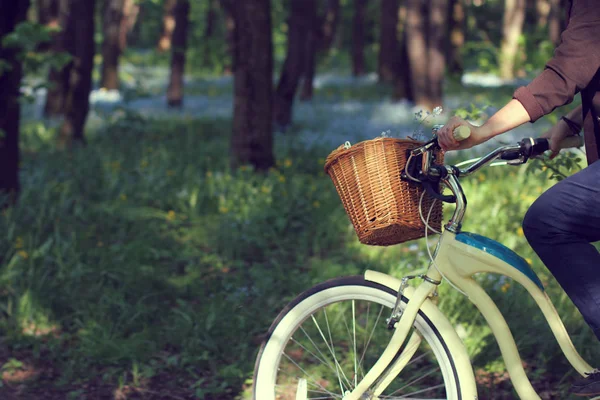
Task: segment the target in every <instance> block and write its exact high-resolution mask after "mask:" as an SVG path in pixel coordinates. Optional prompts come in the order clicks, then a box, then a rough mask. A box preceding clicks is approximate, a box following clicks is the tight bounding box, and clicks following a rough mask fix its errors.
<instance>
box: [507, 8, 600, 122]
mask: <svg viewBox="0 0 600 400" xmlns="http://www.w3.org/2000/svg"><path fill="white" fill-rule="evenodd" d="M595 3H596V1H595V0H573V5H572V8H571V18H570V19H569V24H568V26H567V29H565V30H564V32H563V33H562V36H561V38H562V41H561V44H560V45H559V46H558V47H557V48H556V50H555V51H554V57H552V59H551V60H550V61H548V63H547V64H546V67H545V69H544V71H543V72H542V73H541V74H540V75H538V76H537V77H536V78H535V79H534V80H533V81H532V82H531V83H530V84H529V85H527V86H523V87H520V88H518V89H517V90H516V91H515V93H514V95H513V98H515V99H517V100H518V101H519V102H521V104H522V105H523V107H524V108H525V110H527V113H528V114H529V118H530V120H531V122H535V121H536V120H538V119H539V118H540V117H542V116H544V115H546V114H549V113H550V112H552V111H553V110H554V109H555V108H557V107H560V106H563V105H565V104H569V103H570V102H572V101H573V98H574V97H575V95H576V94H577V93H579V92H580V91H581V90H583V89H584V88H585V87H587V86H588V85H589V84H590V82H591V80H592V78H593V77H594V75H595V74H596V72H597V71H598V68H600V39H599V38H600V4H595Z"/></svg>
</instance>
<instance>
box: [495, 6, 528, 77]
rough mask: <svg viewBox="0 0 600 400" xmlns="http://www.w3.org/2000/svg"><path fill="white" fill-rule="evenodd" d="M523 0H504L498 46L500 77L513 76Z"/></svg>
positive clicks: (522, 21)
mask: <svg viewBox="0 0 600 400" xmlns="http://www.w3.org/2000/svg"><path fill="white" fill-rule="evenodd" d="M525 6H526V3H525V0H505V2H504V17H503V20H502V45H501V47H500V77H501V78H503V79H512V78H514V68H515V58H516V56H517V52H518V51H519V37H520V36H521V33H522V32H523V23H524V22H525V12H526V7H525Z"/></svg>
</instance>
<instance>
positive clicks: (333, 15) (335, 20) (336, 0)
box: [319, 0, 340, 51]
mask: <svg viewBox="0 0 600 400" xmlns="http://www.w3.org/2000/svg"><path fill="white" fill-rule="evenodd" d="M339 20H340V0H328V1H327V7H326V9H325V15H324V17H323V22H322V24H321V32H320V35H319V38H320V43H321V45H320V49H319V50H321V51H326V50H329V49H330V48H331V46H332V45H333V39H334V38H335V35H336V32H337V27H338V24H339Z"/></svg>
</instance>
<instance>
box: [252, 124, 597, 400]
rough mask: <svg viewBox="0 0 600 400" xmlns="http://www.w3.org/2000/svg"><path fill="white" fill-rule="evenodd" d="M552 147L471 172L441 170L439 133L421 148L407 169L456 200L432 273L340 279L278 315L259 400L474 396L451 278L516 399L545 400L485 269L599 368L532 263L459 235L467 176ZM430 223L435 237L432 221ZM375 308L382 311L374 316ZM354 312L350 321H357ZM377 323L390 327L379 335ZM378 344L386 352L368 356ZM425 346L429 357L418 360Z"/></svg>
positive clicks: (577, 364)
mask: <svg viewBox="0 0 600 400" xmlns="http://www.w3.org/2000/svg"><path fill="white" fill-rule="evenodd" d="M568 139H569V140H570V141H571V142H570V143H569V144H568V147H579V146H581V145H582V143H581V140H580V138H568ZM548 147H549V146H548V141H547V139H533V138H527V139H523V140H522V141H521V142H519V143H518V144H515V145H508V146H503V147H500V148H497V149H495V150H493V151H492V152H490V153H489V154H487V155H485V156H484V157H482V158H480V159H479V160H478V161H476V162H474V163H472V164H471V165H469V166H468V167H466V168H459V167H457V166H452V165H436V164H435V163H434V157H433V152H434V150H436V149H439V146H438V144H437V138H436V137H435V129H434V139H433V140H431V141H429V142H428V143H425V144H423V145H421V146H420V147H417V148H415V149H413V150H412V151H411V158H409V161H408V163H407V164H410V165H407V167H406V171H409V170H411V168H416V169H412V170H413V171H415V170H416V171H418V175H412V176H419V177H421V179H424V180H428V181H430V182H437V183H439V182H441V183H443V184H444V185H445V186H446V187H448V188H449V189H450V191H451V192H452V195H443V194H441V193H440V192H439V191H437V192H436V193H434V196H435V197H436V198H437V199H438V200H440V201H444V202H455V203H456V207H455V210H454V213H453V215H452V218H451V219H450V221H449V222H448V223H447V224H446V225H445V229H444V230H443V232H441V233H440V239H439V242H438V244H437V246H436V248H435V250H434V252H433V255H432V254H431V252H430V250H429V246H427V249H428V252H429V256H430V263H429V266H428V268H427V272H426V273H425V274H422V275H418V276H405V277H403V278H402V279H397V278H395V277H392V276H389V275H387V274H384V273H381V272H375V271H370V270H367V271H366V272H365V273H364V275H360V276H349V277H342V278H336V279H332V280H329V281H327V282H324V283H321V284H319V285H317V286H315V287H313V288H311V289H308V290H307V291H305V292H304V293H302V294H300V295H299V296H298V297H296V298H295V299H294V300H293V301H292V302H291V303H289V304H288V305H287V306H286V307H285V308H284V309H283V310H282V311H281V313H280V314H279V315H278V316H277V318H276V319H275V321H274V322H273V324H272V325H271V327H270V329H269V331H268V334H267V337H266V339H265V341H264V343H263V345H262V347H261V349H260V351H259V353H258V356H257V359H256V365H255V371H254V398H255V399H256V400H275V399H294V400H307V399H343V400H359V399H362V400H367V399H368V400H374V399H408V398H410V399H417V398H423V399H442V398H444V399H450V400H459V399H460V400H463V399H469V400H471V399H475V400H476V399H477V398H478V397H477V385H476V381H475V376H474V372H473V367H472V365H471V362H470V359H469V356H468V354H467V351H466V348H465V346H464V344H463V342H462V341H461V339H460V337H459V334H458V333H457V331H456V330H455V328H454V327H453V326H452V324H451V323H450V321H449V320H448V318H447V317H446V316H444V314H443V313H442V312H441V311H440V310H439V308H438V307H437V306H436V303H437V298H438V293H437V290H436V288H437V287H438V285H440V284H441V282H442V280H443V279H446V280H447V281H448V282H449V283H450V284H451V285H452V286H453V287H454V288H455V289H457V290H459V291H461V292H463V293H464V294H466V295H467V296H468V298H469V299H470V300H471V302H472V303H473V304H474V305H475V306H476V307H477V308H478V310H479V312H480V313H481V314H482V315H483V316H484V318H485V320H486V322H487V323H488V325H489V326H490V328H491V330H492V333H493V335H494V337H495V339H496V341H497V342H498V345H499V347H500V350H501V354H502V357H503V359H504V362H505V365H506V369H507V370H508V373H509V376H510V379H511V381H512V384H513V385H514V388H515V390H516V392H517V394H518V396H519V397H520V398H521V399H528V400H529V399H540V396H539V395H538V394H537V393H536V391H535V390H534V388H533V386H532V384H531V382H530V381H529V379H528V377H527V375H526V372H525V370H524V368H523V365H522V362H521V359H520V356H519V352H518V349H517V346H516V343H515V340H514V338H513V336H512V334H511V332H510V329H509V327H508V325H507V323H506V321H505V319H504V318H503V316H502V313H501V312H500V310H499V309H498V307H497V306H496V304H495V303H494V301H493V300H492V299H491V298H490V297H489V295H488V294H487V293H486V292H485V290H484V289H483V288H482V287H481V286H480V285H479V284H478V283H477V281H476V280H474V279H473V275H474V274H477V273H494V274H501V275H504V276H507V277H509V278H512V279H513V280H514V281H515V282H518V283H520V284H521V285H522V286H524V287H525V289H526V290H527V292H528V293H529V294H530V295H531V296H532V297H533V298H534V300H535V302H536V303H537V305H538V306H539V308H540V309H541V311H542V313H543V315H544V317H545V318H546V320H547V321H548V324H549V325H550V328H551V330H552V332H553V334H554V336H555V338H556V340H557V341H558V344H559V346H560V348H561V350H562V351H563V353H564V354H565V356H566V358H567V360H568V361H569V362H570V364H571V365H572V366H573V367H574V368H575V369H576V370H577V372H579V373H580V374H582V375H583V374H584V373H586V372H590V371H592V370H593V368H592V367H591V366H590V365H589V364H588V363H587V362H586V361H585V360H583V358H582V357H581V356H580V355H579V353H578V352H577V350H576V349H575V347H574V346H573V343H572V341H571V339H570V337H569V335H568V333H567V331H566V329H565V327H564V324H563V323H562V320H561V319H560V316H559V315H558V313H557V311H556V309H555V308H554V306H553V304H552V302H551V300H550V298H549V297H548V296H547V294H546V293H545V291H544V286H543V284H542V283H541V281H540V279H539V278H538V277H537V276H536V274H535V273H534V271H533V270H532V269H531V267H530V266H529V264H528V263H527V262H526V261H525V260H524V259H523V258H521V257H520V256H519V255H518V254H516V253H515V252H513V251H512V250H510V249H509V248H507V247H505V246H504V245H502V244H500V243H499V242H496V241H494V240H492V239H489V238H486V237H483V236H480V235H477V234H474V233H468V232H462V231H461V224H462V221H463V218H464V215H465V211H466V204H467V202H466V195H465V193H464V192H463V189H462V187H461V185H460V182H459V178H462V177H466V176H469V175H471V174H473V173H475V172H476V171H478V170H480V169H481V168H483V167H484V166H486V165H488V164H490V163H491V162H492V161H494V160H498V159H500V160H503V161H505V162H506V163H507V164H511V165H520V164H524V163H526V162H527V161H528V160H529V159H530V158H532V157H536V156H538V155H540V154H542V153H543V152H544V151H546V150H547V149H548ZM565 147H566V146H565ZM409 176H410V175H409ZM412 176H411V177H412ZM432 208H433V206H432ZM430 212H431V209H430ZM422 218H423V217H422ZM428 220H429V217H428ZM424 222H425V226H426V228H425V229H426V231H425V233H426V234H427V227H429V225H428V221H424ZM412 279H421V280H422V282H421V283H420V284H419V285H418V286H416V287H413V286H409V285H408V281H409V280H412ZM371 307H373V308H374V309H375V311H374V313H373V315H372V316H371ZM377 309H379V311H377ZM385 309H387V312H388V313H389V317H388V318H387V320H386V323H385V324H384V323H383V321H382V322H381V324H380V319H381V317H382V315H388V314H387V313H386V314H383V313H384V310H385ZM348 314H350V315H351V316H352V321H351V322H349V321H348V319H347V315H348ZM359 314H360V315H359ZM305 323H306V324H305ZM379 325H385V326H387V328H388V329H383V328H380V329H376V327H378V326H379ZM392 332H393V333H392ZM357 333H358V334H359V335H363V336H364V337H363V338H362V340H360V341H359V340H357ZM309 334H314V336H315V337H316V338H317V339H318V340H316V341H315V340H313V338H312V337H311V336H310V335H309ZM390 334H391V337H390ZM334 338H335V339H336V341H337V343H334ZM317 342H318V344H317ZM385 343H387V345H385ZM371 344H373V345H377V344H379V346H381V347H384V346H385V349H384V350H383V351H381V352H380V351H367V349H368V348H369V346H370V345H371ZM421 347H422V348H423V349H422V351H423V354H419V355H418V356H417V351H419V349H420V348H421ZM317 363H321V365H317ZM432 363H433V364H434V366H433V367H431V366H430V364H432ZM300 364H303V365H304V366H301V365H300ZM434 373H438V374H437V376H434ZM298 375H303V376H301V377H298ZM407 391H409V393H405V392H407ZM309 395H310V396H309ZM417 395H418V396H419V397H415V396H417ZM422 396H426V397H422ZM598 398H600V397H598Z"/></svg>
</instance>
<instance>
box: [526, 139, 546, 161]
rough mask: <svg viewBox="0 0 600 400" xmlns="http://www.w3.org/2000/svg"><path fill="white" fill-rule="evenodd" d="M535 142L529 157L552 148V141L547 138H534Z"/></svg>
mask: <svg viewBox="0 0 600 400" xmlns="http://www.w3.org/2000/svg"><path fill="white" fill-rule="evenodd" d="M533 142H534V143H533V145H532V146H531V150H530V153H529V157H537V156H539V155H540V154H542V153H544V152H545V151H546V150H548V149H549V148H550V142H549V141H548V139H546V138H538V139H534V140H533Z"/></svg>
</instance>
